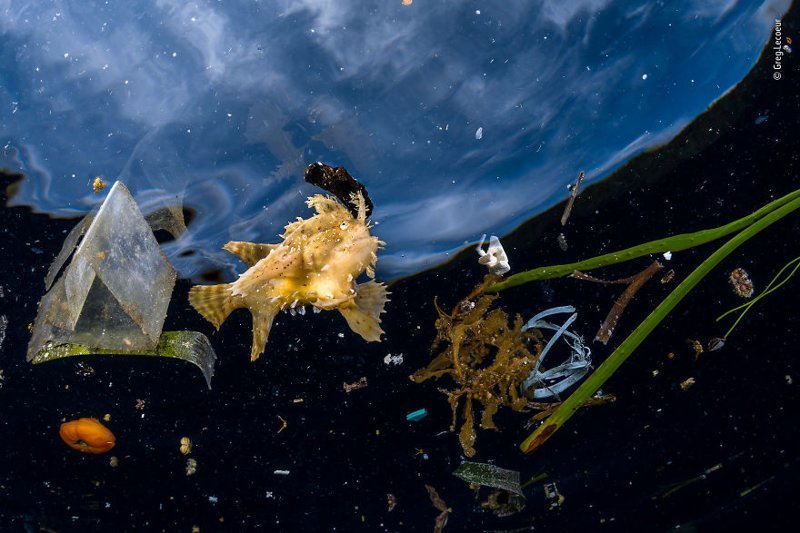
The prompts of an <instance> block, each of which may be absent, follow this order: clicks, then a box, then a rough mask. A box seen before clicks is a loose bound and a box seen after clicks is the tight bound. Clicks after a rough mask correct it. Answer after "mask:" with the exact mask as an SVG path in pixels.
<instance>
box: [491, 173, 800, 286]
mask: <svg viewBox="0 0 800 533" xmlns="http://www.w3.org/2000/svg"><path fill="white" fill-rule="evenodd" d="M797 198H800V189H798V190H796V191H793V192H791V193H789V194H787V195H786V196H782V197H781V198H778V199H777V200H773V201H772V202H770V203H768V204H767V205H765V206H763V207H762V208H761V209H758V210H757V211H754V212H753V213H751V214H749V215H747V216H746V217H742V218H740V219H738V220H734V221H733V222H729V223H728V224H725V225H724V226H720V227H718V228H711V229H705V230H701V231H696V232H694V233H682V234H680V235H673V236H671V237H665V238H663V239H657V240H655V241H650V242H646V243H643V244H639V245H637V246H633V247H631V248H626V249H624V250H619V251H616V252H611V253H607V254H603V255H598V256H597V257H592V258H590V259H586V260H584V261H578V262H577V263H567V264H564V265H551V266H545V267H539V268H534V269H533V270H527V271H525V272H519V273H517V274H514V275H512V276H509V277H508V278H506V279H505V280H503V281H501V282H499V283H495V284H494V285H490V286H489V287H487V288H486V292H500V291H503V290H505V289H508V288H511V287H515V286H517V285H522V284H523V283H528V282H530V281H537V280H543V279H552V278H561V277H564V276H569V275H570V274H572V273H573V272H575V271H576V270H580V271H582V272H583V271H587V270H592V269H595V268H600V267H604V266H608V265H613V264H616V263H622V262H625V261H630V260H631V259H636V258H637V257H642V256H644V255H648V254H655V253H663V252H667V251H672V252H680V251H681V250H687V249H689V248H694V247H695V246H699V245H701V244H705V243H707V242H710V241H713V240H716V239H719V238H721V237H724V236H726V235H729V234H731V233H735V232H737V231H740V230H742V229H744V228H746V227H748V226H750V225H751V224H753V223H754V222H756V221H757V220H760V219H761V218H763V217H764V216H765V215H767V214H769V213H771V212H773V211H775V210H776V209H778V208H780V207H782V206H784V205H786V204H787V203H789V202H791V201H793V200H795V199H797Z"/></svg>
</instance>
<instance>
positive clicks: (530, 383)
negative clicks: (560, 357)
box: [520, 305, 592, 400]
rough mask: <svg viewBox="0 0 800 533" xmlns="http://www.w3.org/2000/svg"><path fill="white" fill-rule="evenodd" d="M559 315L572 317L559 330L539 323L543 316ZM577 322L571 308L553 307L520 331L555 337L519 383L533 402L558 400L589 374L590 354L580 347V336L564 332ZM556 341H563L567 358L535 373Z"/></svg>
mask: <svg viewBox="0 0 800 533" xmlns="http://www.w3.org/2000/svg"><path fill="white" fill-rule="evenodd" d="M563 313H572V314H571V315H570V317H569V318H568V319H567V320H566V322H564V324H562V325H561V326H558V325H556V324H553V323H551V322H548V321H546V320H543V318H545V317H547V316H551V315H557V314H563ZM577 318H578V313H576V312H575V308H574V307H572V306H571V305H565V306H562V307H553V308H551V309H546V310H544V311H542V312H540V313H537V314H536V315H535V316H534V317H533V318H531V319H530V320H529V321H528V323H527V324H525V325H524V326H523V327H522V330H523V331H525V330H528V329H547V330H551V331H555V334H554V335H553V336H552V337H550V340H549V341H548V342H547V344H546V345H545V347H544V349H542V353H541V354H539V359H538V360H537V361H536V366H535V367H534V368H533V371H531V373H530V375H529V376H528V377H527V378H526V379H525V381H523V382H522V385H521V386H520V388H521V389H522V392H523V393H525V392H526V391H528V394H529V395H530V396H531V397H533V398H534V399H537V400H538V399H543V398H551V397H554V396H558V395H559V394H561V393H562V392H564V391H565V390H567V389H568V388H570V387H571V386H572V385H574V384H575V383H577V382H578V381H580V380H581V379H583V377H584V376H586V374H588V373H589V369H590V368H591V365H592V359H591V356H592V351H591V350H590V349H589V347H588V346H586V345H585V344H584V342H583V338H582V337H581V336H580V335H577V334H575V333H573V332H572V331H569V330H568V329H567V328H569V326H570V325H572V323H573V322H575V320H576V319H577ZM558 339H563V340H564V342H566V344H567V346H569V357H568V358H567V359H566V360H565V361H563V362H562V363H561V364H559V365H557V366H554V367H552V368H550V369H548V370H545V371H543V372H541V371H539V366H540V365H541V363H542V361H543V360H544V357H545V356H546V355H547V353H548V352H549V351H550V349H551V348H552V347H553V346H554V345H555V343H556V341H557V340H558Z"/></svg>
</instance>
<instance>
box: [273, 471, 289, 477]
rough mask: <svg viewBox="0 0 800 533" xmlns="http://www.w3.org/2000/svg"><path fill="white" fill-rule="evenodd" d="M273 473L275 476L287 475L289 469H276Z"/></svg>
mask: <svg viewBox="0 0 800 533" xmlns="http://www.w3.org/2000/svg"><path fill="white" fill-rule="evenodd" d="M273 474H275V475H276V476H288V475H289V471H288V470H276V471H274V472H273Z"/></svg>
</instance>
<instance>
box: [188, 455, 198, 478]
mask: <svg viewBox="0 0 800 533" xmlns="http://www.w3.org/2000/svg"><path fill="white" fill-rule="evenodd" d="M196 472H197V461H195V460H194V459H192V458H191V457H189V458H188V459H186V475H187V476H191V475H193V474H195V473H196Z"/></svg>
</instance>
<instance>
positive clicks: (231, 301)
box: [189, 283, 241, 329]
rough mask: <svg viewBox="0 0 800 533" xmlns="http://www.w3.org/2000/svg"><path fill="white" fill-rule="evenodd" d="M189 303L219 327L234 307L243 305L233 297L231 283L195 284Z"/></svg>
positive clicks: (190, 292)
mask: <svg viewBox="0 0 800 533" xmlns="http://www.w3.org/2000/svg"><path fill="white" fill-rule="evenodd" d="M189 303H190V304H192V307H194V308H195V309H196V310H197V312H198V313H200V314H201V315H203V318H205V319H206V320H208V321H209V322H211V323H212V324H214V327H215V328H217V329H219V327H220V326H221V325H222V323H223V322H224V321H225V319H226V318H228V315H229V314H231V312H232V311H233V310H234V309H237V308H238V307H241V305H237V304H238V302H237V300H236V299H235V298H234V297H233V294H232V292H231V284H230V283H222V284H220V285H195V286H194V287H192V288H191V289H190V290H189Z"/></svg>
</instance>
